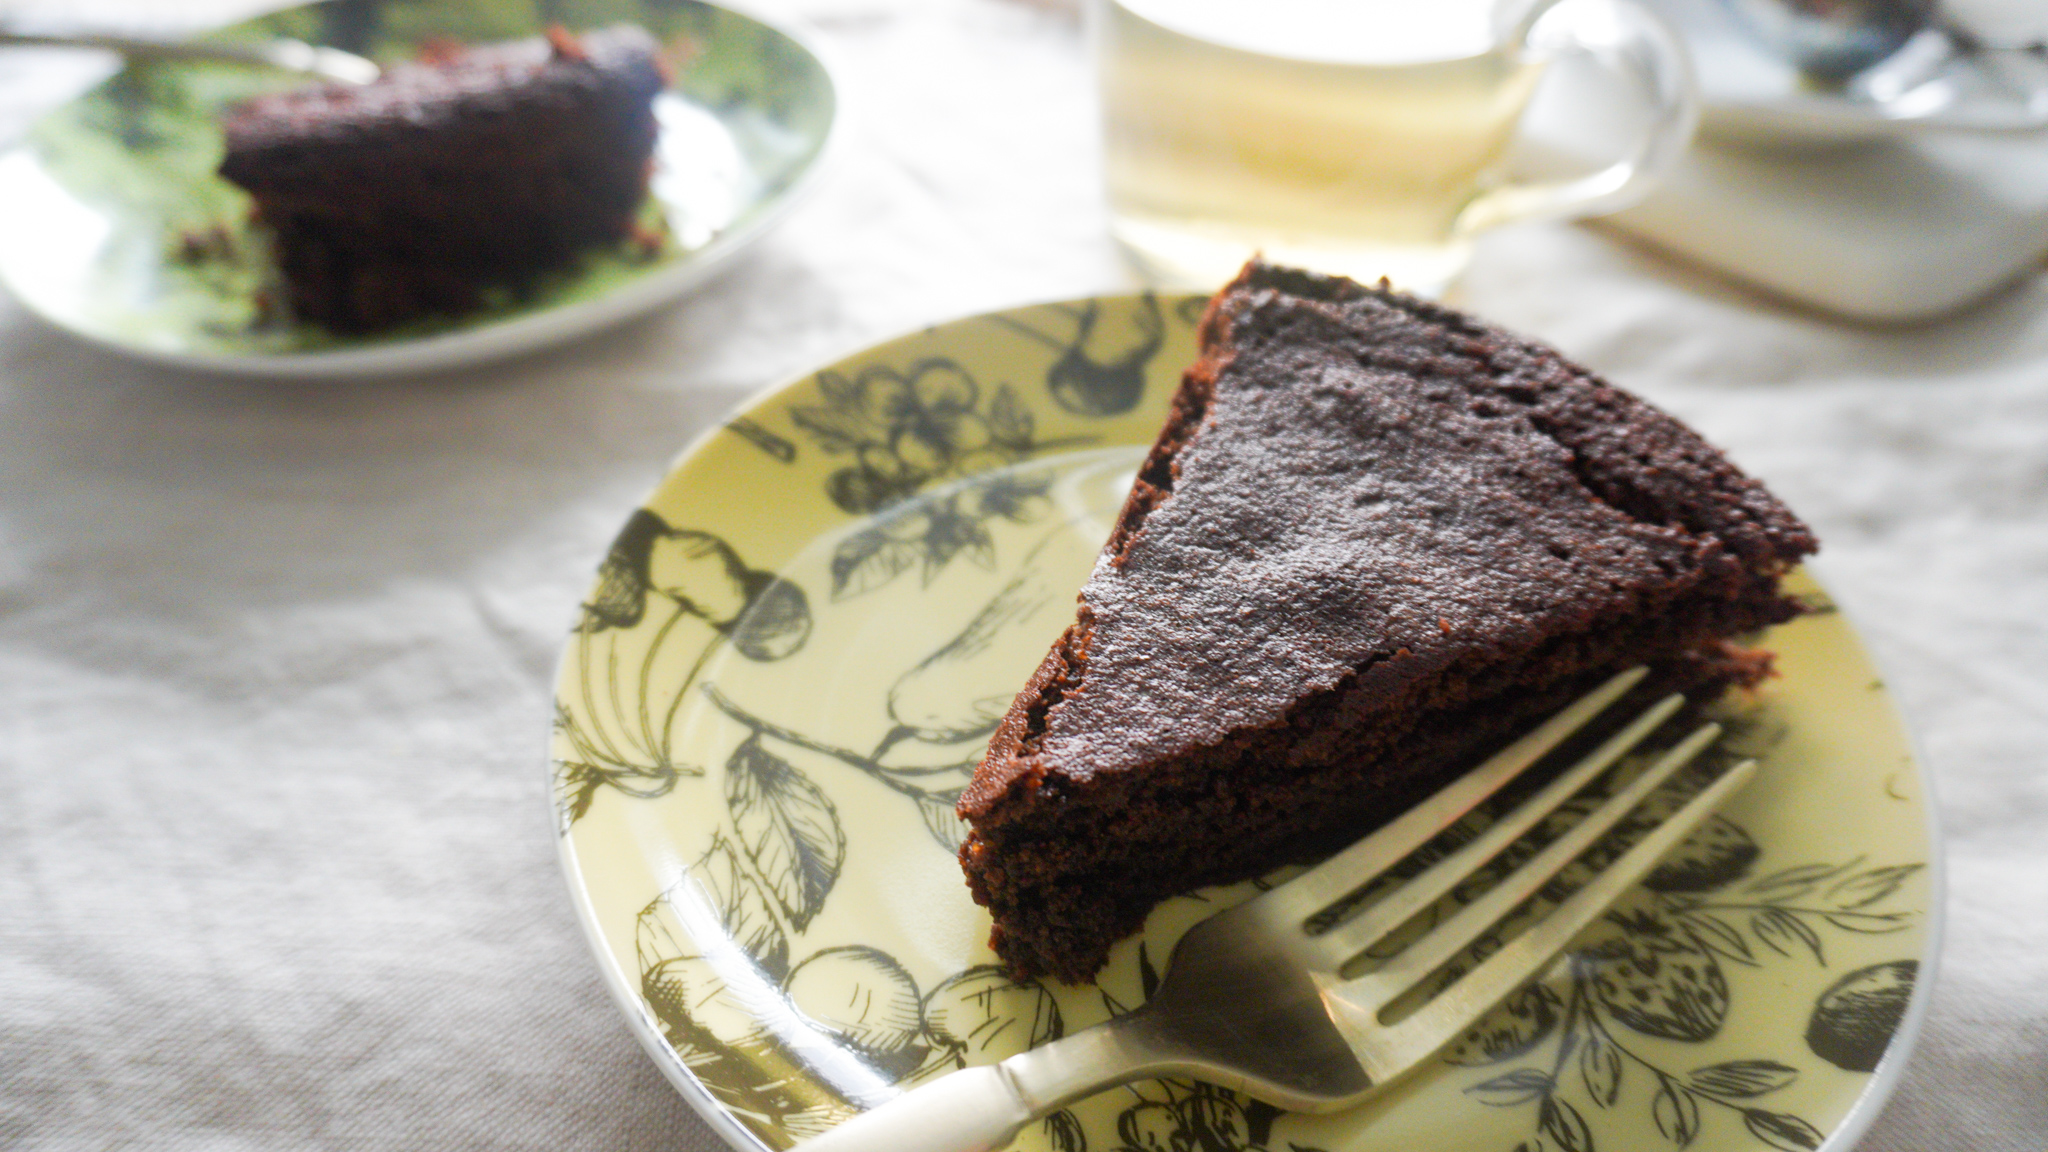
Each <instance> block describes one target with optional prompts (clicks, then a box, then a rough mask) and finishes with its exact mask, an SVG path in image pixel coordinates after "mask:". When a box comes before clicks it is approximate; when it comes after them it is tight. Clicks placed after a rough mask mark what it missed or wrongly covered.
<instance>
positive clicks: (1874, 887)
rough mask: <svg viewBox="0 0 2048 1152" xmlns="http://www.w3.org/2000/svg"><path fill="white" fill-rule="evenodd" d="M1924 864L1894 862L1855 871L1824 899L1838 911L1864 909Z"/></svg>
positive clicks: (1896, 887) (1911, 875) (1900, 883)
mask: <svg viewBox="0 0 2048 1152" xmlns="http://www.w3.org/2000/svg"><path fill="white" fill-rule="evenodd" d="M1923 867H1925V866H1924V865H1920V864H1894V865H1891V866H1889V867H1885V868H1872V869H1870V870H1869V871H1867V872H1858V873H1856V874H1854V875H1852V876H1850V877H1849V878H1847V879H1845V880H1842V881H1840V882H1839V883H1837V884H1835V885H1834V886H1833V887H1832V888H1829V889H1828V890H1827V894H1826V897H1825V899H1826V900H1827V902H1828V903H1829V904H1830V905H1832V906H1833V907H1835V908H1837V909H1839V910H1841V911H1845V912H1847V911H1853V910H1855V909H1858V908H1865V907H1868V906H1869V905H1872V904H1875V903H1877V902H1879V901H1881V900H1884V899H1885V898H1887V897H1889V896H1891V895H1892V894H1893V893H1894V892H1897V891H1898V890H1899V887H1900V886H1901V885H1903V884H1905V882H1906V881H1907V880H1909V879H1911V878H1912V877H1913V876H1914V874H1916V873H1918V872H1919V871H1920V870H1921V869H1922V868H1923Z"/></svg>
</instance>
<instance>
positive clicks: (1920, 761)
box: [539, 291, 1948, 1152]
mask: <svg viewBox="0 0 2048 1152" xmlns="http://www.w3.org/2000/svg"><path fill="white" fill-rule="evenodd" d="M1142 295H1143V293H1140V292H1132V291H1102V292H1094V293H1088V294H1084V295H1078V296H1061V297H1054V298H1050V299H1033V300H1030V301H1026V302H1023V303H1017V304H1010V305H1005V306H1003V307H999V308H985V309H982V310H980V311H975V312H962V313H958V314H954V315H949V316H946V317H944V318H941V319H937V320H933V321H931V322H928V323H925V324H919V325H916V326H912V327H906V328H903V329H901V330H899V331H895V332H893V333H892V334H889V335H886V336H883V337H881V338H878V339H869V340H864V341H858V342H849V344H848V346H847V348H846V349H845V350H844V351H842V352H838V353H834V354H831V355H830V356H829V357H828V358H825V359H821V360H819V361H817V362H816V363H814V364H813V365H812V366H811V367H809V368H807V369H805V370H803V371H800V372H796V373H792V374H789V375H787V376H784V377H781V378H778V379H777V380H775V381H774V382H772V383H769V384H766V385H763V386H762V387H760V388H757V389H755V390H753V391H752V392H749V393H748V394H747V395H746V396H744V397H742V398H740V399H739V400H738V401H737V402H736V403H734V404H732V405H731V406H729V407H728V408H727V409H725V411H724V412H723V413H722V414H721V415H720V416H719V417H718V418H717V419H716V420H714V421H711V422H710V423H708V424H707V425H705V427H704V428H703V430H702V431H700V432H698V433H697V434H696V435H695V436H692V437H691V438H690V439H689V440H688V441H686V442H685V443H684V445H683V446H682V447H681V448H680V449H679V450H677V451H676V453H675V454H674V455H673V456H671V457H670V458H669V460H668V462H667V464H666V465H664V467H663V469H662V473H661V476H660V477H659V478H658V479H657V480H656V481H655V482H654V483H653V484H652V485H651V486H650V487H649V488H648V489H647V492H646V496H645V497H643V499H642V500H641V502H640V503H639V504H638V505H635V507H645V506H646V503H647V498H651V497H653V496H654V495H656V494H658V493H659V492H660V491H661V490H662V489H663V488H664V487H665V486H666V485H667V484H668V483H669V481H670V478H671V477H673V476H674V475H675V474H676V472H677V471H678V470H680V469H681V468H683V467H684V466H685V465H686V464H688V463H689V462H690V461H691V460H693V459H695V458H696V457H697V455H698V454H699V453H700V452H702V451H703V449H704V448H705V447H706V446H707V445H709V444H710V443H711V442H712V441H713V440H714V439H715V438H716V437H717V436H718V435H719V434H720V433H721V432H722V431H724V429H725V427H726V426H727V425H728V424H730V423H731V422H732V421H733V420H734V419H735V418H738V417H741V416H744V415H745V414H747V413H748V412H750V411H752V410H753V409H754V408H755V407H756V406H758V405H760V404H762V403H764V402H766V401H768V400H769V399H771V398H773V397H775V396H778V395H781V394H782V393H783V392H785V391H788V390H789V389H791V388H796V387H799V386H801V385H802V384H803V383H804V382H805V381H807V380H809V379H810V378H811V377H813V376H815V375H816V374H817V373H818V372H819V371H821V370H824V369H827V368H830V367H832V366H833V365H835V364H838V363H840V362H841V361H844V360H847V359H850V358H852V357H855V356H858V355H861V354H862V353H863V352H866V351H868V350H870V349H879V348H882V347H886V346H888V345H890V344H893V343H896V342H898V341H901V340H904V339H908V338H910V337H913V336H916V335H918V334H920V333H927V332H931V331H933V330H935V329H939V328H945V327H950V326H952V325H955V324H959V323H963V322H968V321H973V320H978V319H981V318H983V317H987V316H994V315H1008V314H1012V313H1015V312H1019V311H1023V310H1026V309H1031V308H1044V307H1057V306H1060V305H1078V304H1082V303H1085V302H1087V301H1091V300H1092V301H1118V302H1122V301H1128V300H1136V299H1140V298H1141V296H1142ZM1156 295H1160V296H1161V297H1166V296H1174V297H1179V296H1182V295H1192V296H1198V295H1201V293H1157V294H1156ZM1827 567H1828V565H1826V564H1825V563H1820V562H1817V558H1816V557H1807V558H1806V559H1805V560H1804V561H1803V562H1802V563H1801V568H1803V569H1804V570H1805V571H1806V572H1807V573H1808V575H1809V576H1810V577H1812V579H1813V580H1814V581H1815V582H1816V583H1817V584H1819V585H1820V586H1821V587H1822V588H1823V589H1824V590H1826V592H1827V595H1828V596H1829V598H1830V599H1834V598H1835V596H1836V594H1835V591H1834V587H1835V585H1834V583H1833V582H1832V581H1831V580H1829V579H1827V578H1826V568H1827ZM1845 615H1849V616H1850V618H1851V619H1852V621H1853V619H1854V617H1853V614H1846V613H1845ZM1852 634H1853V635H1854V637H1855V639H1856V641H1857V644H1858V646H1859V647H1860V648H1861V649H1862V653H1863V655H1864V656H1865V658H1867V659H1868V660H1869V661H1870V663H1871V666H1872V667H1873V668H1875V669H1876V670H1877V673H1878V676H1879V678H1880V679H1881V680H1883V681H1884V683H1886V684H1887V685H1888V684H1890V683H1891V680H1890V678H1889V674H1888V669H1889V664H1888V662H1886V661H1884V660H1882V659H1881V658H1880V656H1879V654H1878V653H1877V652H1875V651H1874V650H1873V649H1871V647H1870V646H1869V645H1868V644H1866V643H1864V642H1863V638H1862V633H1861V631H1860V630H1857V629H1855V628H1854V627H1853V624H1852ZM572 655H573V647H572V646H570V645H566V644H565V645H564V646H563V648H562V650H561V652H560V653H558V655H557V657H556V660H555V662H554V664H553V665H552V666H551V673H550V677H549V680H548V685H549V687H548V693H549V697H550V699H552V698H553V696H554V694H555V691H556V685H558V684H560V683H561V681H562V677H563V673H564V672H565V670H567V668H568V664H569V661H570V659H571V658H572ZM1885 695H1886V699H1887V701H1888V703H1889V704H1890V710H1891V713H1892V716H1893V718H1894V720H1895V721H1896V722H1897V724H1898V726H1899V730H1900V732H1901V733H1902V734H1903V735H1904V737H1905V741H1906V746H1907V748H1908V749H1909V750H1911V752H1912V754H1913V766H1914V769H1915V777H1916V779H1917V780H1918V781H1919V783H1920V807H1921V821H1922V826H1923V830H1924V831H1925V833H1926V835H1927V859H1926V861H1925V866H1926V871H1927V877H1928V880H1927V908H1926V911H1925V913H1924V914H1923V916H1924V918H1923V929H1924V937H1923V939H1924V943H1923V945H1922V948H1921V951H1920V955H1919V956H1918V957H1916V963H1917V965H1918V968H1917V971H1916V975H1915V979H1914V982H1913V992H1912V994H1911V996H1910V997H1908V999H1907V1003H1906V1009H1905V1012H1904V1013H1903V1015H1902V1016H1901V1018H1900V1021H1899V1026H1898V1028H1897V1029H1895V1030H1894V1031H1893V1033H1892V1036H1891V1039H1890V1040H1889V1041H1888V1042H1887V1043H1886V1046H1885V1052H1884V1056H1883V1057H1882V1058H1881V1059H1880V1061H1879V1063H1878V1066H1877V1068H1876V1070H1875V1071H1873V1072H1872V1073H1871V1074H1870V1080H1869V1081H1868V1083H1866V1084H1865V1085H1864V1087H1863V1091H1862V1092H1860V1093H1858V1094H1857V1096H1856V1099H1855V1100H1854V1101H1853V1102H1852V1103H1851V1104H1850V1105H1849V1109H1848V1111H1847V1112H1845V1113H1843V1115H1842V1118H1841V1120H1840V1121H1838V1122H1837V1123H1836V1125H1835V1126H1834V1128H1833V1129H1832V1130H1831V1131H1830V1132H1828V1134H1827V1136H1826V1138H1825V1139H1823V1140H1822V1141H1821V1144H1820V1146H1819V1147H1818V1148H1816V1149H1815V1152H1850V1150H1851V1149H1853V1148H1854V1147H1855V1145H1856V1144H1857V1143H1858V1142H1859V1141H1860V1140H1861V1139H1862V1138H1863V1136H1864V1135H1865V1134H1866V1133H1867V1132H1868V1131H1869V1128H1870V1126H1871V1125H1872V1124H1873V1123H1875V1122H1876V1120H1877V1117H1878V1116H1879V1115H1880V1114H1882V1113H1883V1111H1884V1107H1885V1105H1886V1104H1887V1103H1888V1102H1889V1101H1890V1099H1891V1096H1892V1094H1893V1093H1894V1092H1895V1091H1896V1090H1897V1089H1898V1085H1899V1081H1900V1080H1901V1079H1902V1078H1903V1077H1904V1075H1905V1070H1906V1066H1907V1065H1908V1064H1910V1063H1911V1061H1912V1056H1913V1052H1914V1049H1915V1047H1916V1046H1917V1045H1918V1043H1919V1039H1920V1035H1921V1032H1922V1031H1923V1027H1924V1025H1925V1023H1926V1019H1927V1016H1928V1014H1929V1012H1930V1010H1931V1007H1932V1002H1933V995H1934V989H1935V985H1936V984H1937V983H1938V982H1939V977H1940V961H1941V952H1942V944H1943V943H1944V941H1945V938H1946V935H1947V918H1948V854H1947V842H1946V840H1945V838H1944V834H1943V829H1942V824H1941V813H1940V805H1939V798H1938V794H1937V792H1936V788H1935V781H1934V773H1933V770H1932V766H1931V763H1930V761H1929V760H1928V758H1927V753H1926V748H1925V746H1924V744H1923V743H1922V741H1921V739H1920V735H1919V733H1918V731H1917V730H1916V729H1915V728H1914V726H1913V725H1912V723H1911V722H1910V720H1909V719H1908V717H1907V716H1906V714H1905V711H1904V710H1903V709H1901V708H1900V707H1898V704H1897V701H1896V699H1895V698H1893V697H1892V696H1891V693H1890V690H1889V689H1888V688H1887V690H1886V693H1885ZM549 734H550V733H549V732H544V733H543V739H542V741H541V748H542V752H541V755H540V758H539V759H540V769H541V772H542V774H543V776H542V779H543V781H544V782H545V783H547V784H548V787H547V788H546V789H544V790H543V796H542V803H543V804H544V805H546V806H547V807H546V812H547V818H548V825H547V826H548V828H549V830H550V833H551V834H552V835H553V836H554V839H555V846H556V858H557V860H558V861H559V862H560V864H561V867H562V873H563V879H564V881H565V882H566V884H567V887H568V889H569V899H570V903H571V905H572V906H573V907H574V911H575V914H576V921H577V924H578V925H579V926H580V928H581V929H582V935H583V940H584V943H585V945H586V946H587V947H588V948H589V949H590V952H591V959H592V960H593V961H595V963H596V965H597V968H598V972H599V976H600V978H601V979H602V980H603V982H604V985H605V988H606V990H607V991H609V992H610V993H611V996H612V999H613V1001H614V1002H615V1003H616V1005H617V1006H618V1008H619V1010H620V1013H621V1014H622V1015H624V1016H625V1018H626V1024H627V1028H628V1030H629V1031H630V1032H631V1033H632V1034H633V1037H634V1039H636V1040H638V1041H639V1042H640V1046H641V1048H642V1049H644V1050H645V1051H646V1053H647V1055H648V1056H649V1057H650V1058H651V1059H652V1060H653V1062H654V1064H655V1067H657V1068H658V1069H660V1071H661V1073H662V1075H663V1077H664V1078H665V1079H667V1080H668V1081H669V1083H670V1084H672V1085H673V1086H674V1087H675V1088H676V1090H677V1092H678V1093H679V1094H680V1095H681V1096H682V1097H683V1099H684V1101H685V1102H686V1103H688V1104H689V1105H690V1107H691V1109H692V1110H693V1111H695V1112H696V1113H697V1115H698V1116H699V1117H700V1118H701V1119H703V1121H704V1122H705V1124H706V1125H707V1126H709V1127H710V1128H711V1130H712V1131H713V1132H715V1133H716V1134H717V1135H718V1136H719V1137H720V1138H721V1139H723V1140H724V1141H725V1142H726V1144H727V1145H729V1146H730V1147H731V1148H733V1149H734V1150H735V1152H775V1149H774V1147H773V1146H772V1145H770V1144H768V1143H766V1142H765V1141H763V1140H762V1139H761V1138H760V1137H759V1136H757V1135H755V1134H754V1132H753V1131H752V1130H750V1129H748V1128H747V1127H746V1126H745V1125H744V1124H742V1123H740V1121H739V1118H738V1117H737V1116H735V1115H734V1114H733V1113H732V1112H731V1111H729V1110H728V1109H727V1108H726V1107H725V1106H724V1105H723V1104H720V1103H719V1102H718V1100H717V1098H716V1097H714V1096H713V1095H712V1094H711V1090H710V1089H709V1088H708V1087H706V1086H705V1085H704V1084H703V1083H702V1082H701V1081H699V1080H698V1079H697V1077H696V1076H695V1075H694V1074H693V1073H691V1072H690V1070H689V1068H688V1067H687V1066H685V1065H684V1064H683V1062H682V1060H681V1058H680V1057H678V1056H677V1054H676V1052H675V1050H674V1049H673V1048H672V1047H670V1046H669V1043H668V1041H667V1040H666V1039H664V1038H663V1036H662V1034H661V1029H660V1026H659V1024H658V1023H657V1022H656V1021H655V1019H654V1017H653V1015H652V1013H651V1012H650V1011H649V1009H648V1007H647V1004H646V1002H645V1001H644V1000H643V999H642V998H641V996H640V993H639V990H638V989H637V988H635V987H634V986H633V985H632V983H631V981H630V979H629V975H628V973H627V972H626V971H625V970H624V969H623V968H621V967H620V966H619V965H618V964H616V963H614V962H613V956H612V945H611V941H610V940H609V939H608V938H607V937H606V936H605V934H604V929H603V927H602V926H601V925H600V924H599V923H598V919H597V909H596V906H595V904H594V902H593V901H592V900H591V898H590V893H589V888H588V884H587V881H586V880H585V876H584V873H583V872H582V871H581V869H580V867H579V862H578V857H577V853H576V845H575V837H574V836H573V835H570V834H567V833H566V832H564V831H562V830H561V827H560V823H559V821H560V812H559V810H558V807H557V801H556V799H555V796H554V792H553V781H554V779H555V765H554V762H553V757H552V756H551V755H550V754H549V752H548V741H547V739H546V736H547V735H549Z"/></svg>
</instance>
